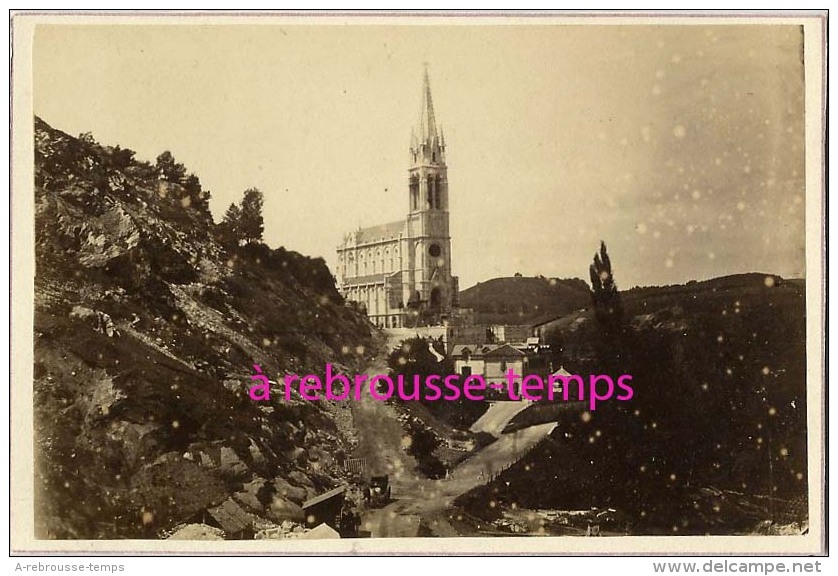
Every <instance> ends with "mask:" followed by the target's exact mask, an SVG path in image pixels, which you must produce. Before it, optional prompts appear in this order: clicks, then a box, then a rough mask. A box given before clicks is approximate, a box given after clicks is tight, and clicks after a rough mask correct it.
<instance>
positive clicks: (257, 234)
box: [239, 188, 265, 243]
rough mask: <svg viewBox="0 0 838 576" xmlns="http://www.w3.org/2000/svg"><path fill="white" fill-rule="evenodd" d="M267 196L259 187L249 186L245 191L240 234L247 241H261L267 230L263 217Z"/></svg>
mask: <svg viewBox="0 0 838 576" xmlns="http://www.w3.org/2000/svg"><path fill="white" fill-rule="evenodd" d="M264 204H265V198H264V196H263V194H262V192H260V191H259V189H258V188H248V189H247V190H245V192H244V197H243V198H242V202H241V219H240V227H239V234H240V237H241V240H242V241H243V242H245V243H250V242H261V241H262V233H263V232H264V230H265V221H264V219H263V218H262V206H264Z"/></svg>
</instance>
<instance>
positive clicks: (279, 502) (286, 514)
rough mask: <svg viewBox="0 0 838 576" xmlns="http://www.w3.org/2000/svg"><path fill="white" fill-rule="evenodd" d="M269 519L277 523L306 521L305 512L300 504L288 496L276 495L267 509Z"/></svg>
mask: <svg viewBox="0 0 838 576" xmlns="http://www.w3.org/2000/svg"><path fill="white" fill-rule="evenodd" d="M266 513H267V516H268V519H269V520H271V521H272V522H276V523H277V524H281V523H282V522H285V521H290V522H303V521H305V517H306V515H305V512H303V509H302V508H301V507H300V505H299V504H295V503H294V502H291V501H290V500H288V499H286V498H282V497H281V496H279V495H275V496H274V498H273V501H271V504H270V506H268V508H267V510H266Z"/></svg>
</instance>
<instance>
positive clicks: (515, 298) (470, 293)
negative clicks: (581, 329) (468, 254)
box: [460, 276, 591, 324]
mask: <svg viewBox="0 0 838 576" xmlns="http://www.w3.org/2000/svg"><path fill="white" fill-rule="evenodd" d="M589 290H590V289H589V287H588V285H587V284H586V283H585V282H583V281H582V280H580V279H579V278H573V279H570V280H560V279H556V278H544V277H543V276H537V277H534V278H533V277H523V276H515V277H511V278H493V279H492V280H488V281H486V282H478V283H477V284H476V285H474V286H472V287H471V288H468V289H466V290H463V291H461V292H460V306H462V307H463V308H472V309H473V310H474V312H475V321H476V322H477V323H478V324H532V323H536V322H539V321H542V320H548V319H551V318H555V317H557V316H561V315H563V314H568V313H570V312H573V311H575V310H579V309H580V308H584V307H585V306H588V305H589V304H590V301H591V300H590V295H589Z"/></svg>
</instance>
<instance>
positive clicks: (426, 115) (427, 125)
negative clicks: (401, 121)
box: [419, 63, 437, 143]
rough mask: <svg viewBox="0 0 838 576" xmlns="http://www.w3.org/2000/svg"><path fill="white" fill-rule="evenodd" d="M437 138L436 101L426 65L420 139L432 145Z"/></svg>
mask: <svg viewBox="0 0 838 576" xmlns="http://www.w3.org/2000/svg"><path fill="white" fill-rule="evenodd" d="M436 137H437V130H436V117H435V116H434V100H433V97H432V96H431V80H430V78H429V77H428V64H427V63H425V77H424V85H423V86H422V108H421V110H420V111H419V138H421V140H422V141H423V142H428V143H432V142H433V141H434V140H435V139H436Z"/></svg>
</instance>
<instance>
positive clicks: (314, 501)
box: [303, 484, 349, 510]
mask: <svg viewBox="0 0 838 576" xmlns="http://www.w3.org/2000/svg"><path fill="white" fill-rule="evenodd" d="M348 487H349V485H348V484H344V485H343V486H338V487H337V488H332V489H331V490H329V491H328V492H323V494H320V495H319V496H315V497H314V498H312V499H310V500H306V501H305V502H303V510H305V509H306V508H310V507H312V506H314V505H315V504H320V503H321V502H325V501H326V500H329V499H330V498H334V497H335V496H338V495H340V494H343V493H344V492H346V489H347V488H348Z"/></svg>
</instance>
